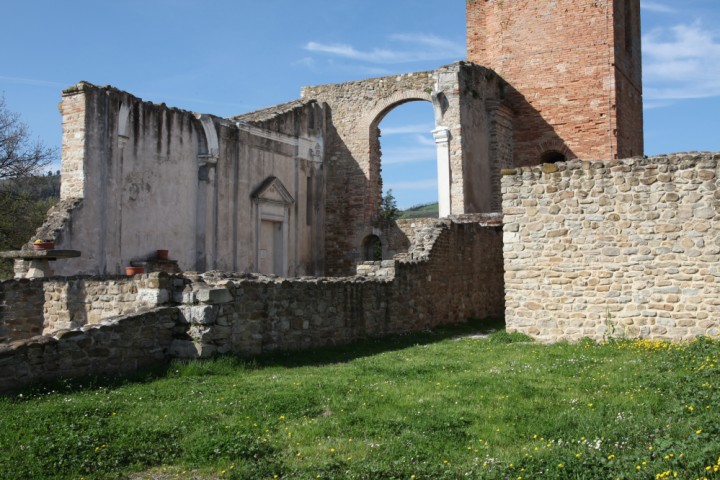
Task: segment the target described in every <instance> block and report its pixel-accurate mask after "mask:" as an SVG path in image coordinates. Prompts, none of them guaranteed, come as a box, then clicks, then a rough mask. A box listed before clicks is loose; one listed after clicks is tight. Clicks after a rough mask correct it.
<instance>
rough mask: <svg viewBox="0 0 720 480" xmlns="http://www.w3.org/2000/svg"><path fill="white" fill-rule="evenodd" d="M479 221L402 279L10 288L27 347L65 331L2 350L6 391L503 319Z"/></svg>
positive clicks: (418, 244)
mask: <svg viewBox="0 0 720 480" xmlns="http://www.w3.org/2000/svg"><path fill="white" fill-rule="evenodd" d="M480 220H481V219H480V217H479V216H477V217H467V218H465V219H464V221H465V223H459V222H457V221H453V220H450V219H443V220H436V221H435V223H434V224H433V225H428V226H426V227H424V228H421V229H419V230H418V231H417V232H416V233H415V235H414V236H413V245H412V246H411V247H410V249H409V251H408V252H407V253H406V254H403V255H397V256H396V258H395V260H392V261H388V262H392V263H393V265H394V274H393V273H392V272H391V271H390V270H392V269H390V268H389V265H388V272H387V273H388V274H387V275H386V276H383V277H379V276H375V277H363V276H353V277H324V278H315V277H302V278H293V279H287V278H279V277H273V276H262V275H257V274H249V273H247V274H223V273H220V272H217V271H215V272H207V273H205V274H202V275H200V274H197V273H190V272H189V273H185V274H183V275H177V276H171V275H167V274H165V273H159V274H149V275H138V276H135V277H134V278H132V279H118V278H117V277H107V278H105V279H103V278H100V277H85V278H82V277H72V278H68V279H62V278H54V279H48V280H44V281H43V280H41V279H37V280H32V281H27V280H23V281H9V282H4V283H2V284H0V287H1V288H2V289H1V290H0V292H2V293H3V295H5V297H3V298H10V297H8V296H7V294H8V292H10V293H11V294H12V295H15V297H14V298H20V297H21V296H26V297H28V298H33V299H34V300H33V302H29V304H32V305H34V308H33V309H28V310H27V312H26V313H27V317H28V318H30V317H32V318H34V319H35V322H36V324H35V330H33V331H32V332H30V333H28V335H29V334H36V333H38V332H39V331H40V329H41V328H42V321H43V315H46V316H52V315H55V316H57V319H56V320H55V321H54V323H53V322H48V323H49V325H45V332H44V333H45V334H44V335H37V336H32V337H30V338H27V337H26V338H23V339H19V340H15V341H11V342H9V343H5V344H0V391H8V390H12V389H15V388H19V387H20V386H22V385H24V384H27V383H31V382H33V381H36V380H43V379H45V380H47V379H58V378H66V377H67V378H69V377H78V376H84V375H88V374H115V373H123V372H129V371H133V370H134V369H136V368H140V367H142V366H144V365H150V364H153V363H156V362H163V361H168V360H170V359H172V358H186V359H187V358H203V357H208V356H212V355H215V354H218V353H234V354H239V355H244V356H253V355H258V354H261V353H265V352H272V351H288V350H301V349H308V348H315V347H321V346H326V345H340V344H346V343H350V342H353V341H357V340H361V339H364V338H369V337H380V336H383V335H388V334H394V333H402V332H411V331H419V330H424V329H428V328H432V327H435V326H438V325H444V324H449V323H459V322H463V321H465V320H467V319H469V318H484V317H489V316H499V315H502V312H503V292H504V290H503V283H502V282H503V273H502V272H503V271H502V268H503V261H502V235H503V234H502V229H501V227H500V226H499V225H498V222H497V220H496V219H495V218H491V219H487V218H485V219H484V220H482V223H481V221H480ZM68 298H71V300H72V301H70V302H69V301H68ZM133 298H134V300H133ZM133 309H134V310H135V311H134V312H133V313H127V314H124V313H126V312H128V311H130V310H133ZM2 311H3V313H5V309H3V310H2ZM18 311H20V310H18ZM68 311H70V317H69V320H68V317H67V316H64V315H66V313H67V312H68ZM111 313H114V314H115V315H117V316H113V317H112V318H105V316H106V315H110V314H111ZM53 318H55V317H53ZM5 321H6V317H3V322H5ZM0 325H3V324H2V323H0ZM50 327H52V328H50Z"/></svg>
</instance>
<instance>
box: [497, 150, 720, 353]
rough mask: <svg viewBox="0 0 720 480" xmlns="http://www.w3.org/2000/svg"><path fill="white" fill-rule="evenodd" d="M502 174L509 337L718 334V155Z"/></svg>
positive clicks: (557, 166)
mask: <svg viewBox="0 0 720 480" xmlns="http://www.w3.org/2000/svg"><path fill="white" fill-rule="evenodd" d="M505 173H507V175H505V176H504V177H503V183H502V189H503V213H504V219H505V225H504V232H505V233H504V257H505V289H506V296H505V298H506V306H505V318H506V323H507V327H508V329H509V330H515V331H521V332H524V333H528V334H530V335H533V336H535V337H537V338H539V339H541V340H546V341H552V340H559V339H571V340H577V339H579V338H581V337H584V336H587V337H591V338H594V339H602V338H604V337H606V336H628V337H649V338H656V339H667V340H685V339H690V338H693V337H695V336H698V335H718V334H720V188H719V187H720V154H710V153H690V154H677V155H669V156H659V157H653V158H631V159H628V160H622V161H617V160H616V161H611V162H605V163H603V162H581V161H578V160H575V161H571V162H567V163H558V164H553V165H550V164H545V165H543V166H538V167H532V168H530V167H524V168H522V169H517V170H511V171H508V172H505Z"/></svg>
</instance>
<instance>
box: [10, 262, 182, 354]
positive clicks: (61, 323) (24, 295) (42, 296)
mask: <svg viewBox="0 0 720 480" xmlns="http://www.w3.org/2000/svg"><path fill="white" fill-rule="evenodd" d="M172 281H173V280H172V277H170V276H169V275H166V274H162V273H153V274H148V275H137V276H135V277H124V276H94V277H85V276H78V277H52V278H39V279H33V280H8V281H5V282H0V343H6V342H10V341H15V340H21V339H25V338H30V337H33V336H36V335H40V334H46V335H47V334H52V333H53V332H55V331H58V330H68V329H75V328H80V327H82V326H84V325H92V324H96V323H99V322H101V321H102V320H104V319H107V318H110V317H115V316H118V315H124V314H128V313H133V312H137V311H139V310H141V309H143V308H147V307H154V306H158V305H163V304H165V303H167V302H168V301H169V300H170V296H171V290H172Z"/></svg>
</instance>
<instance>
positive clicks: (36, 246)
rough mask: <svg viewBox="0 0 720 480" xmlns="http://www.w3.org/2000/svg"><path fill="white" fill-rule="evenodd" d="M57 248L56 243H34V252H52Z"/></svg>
mask: <svg viewBox="0 0 720 480" xmlns="http://www.w3.org/2000/svg"><path fill="white" fill-rule="evenodd" d="M54 248H55V242H53V241H51V240H48V241H44V242H37V243H33V250H35V251H36V252H39V251H41V250H52V249H54Z"/></svg>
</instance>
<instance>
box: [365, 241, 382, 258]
mask: <svg viewBox="0 0 720 480" xmlns="http://www.w3.org/2000/svg"><path fill="white" fill-rule="evenodd" d="M362 255H363V261H366V262H371V261H372V262H377V261H380V260H382V242H381V241H380V237H378V236H377V235H368V236H367V237H365V238H364V239H363V243H362Z"/></svg>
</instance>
